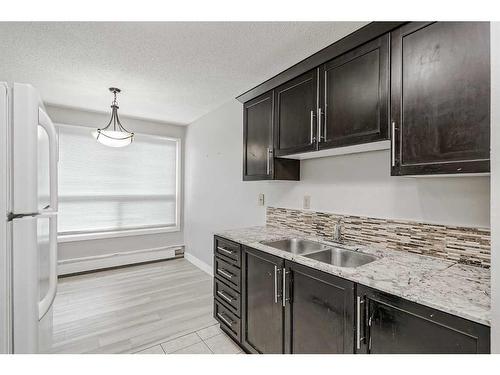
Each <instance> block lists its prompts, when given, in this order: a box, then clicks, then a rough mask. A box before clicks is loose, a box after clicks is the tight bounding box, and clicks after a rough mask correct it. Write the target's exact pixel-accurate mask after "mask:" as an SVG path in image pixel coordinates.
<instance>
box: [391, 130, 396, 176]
mask: <svg viewBox="0 0 500 375" xmlns="http://www.w3.org/2000/svg"><path fill="white" fill-rule="evenodd" d="M391 164H392V166H393V167H394V166H395V165H396V122H394V121H393V122H392V124H391Z"/></svg>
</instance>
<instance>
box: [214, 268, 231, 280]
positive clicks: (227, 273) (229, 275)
mask: <svg viewBox="0 0 500 375" xmlns="http://www.w3.org/2000/svg"><path fill="white" fill-rule="evenodd" d="M217 272H219V273H220V274H221V275H222V276H226V277H228V278H230V279H232V278H233V276H234V275H233V274H232V273H229V272H227V271H224V270H222V269H220V268H217Z"/></svg>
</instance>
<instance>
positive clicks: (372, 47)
mask: <svg viewBox="0 0 500 375" xmlns="http://www.w3.org/2000/svg"><path fill="white" fill-rule="evenodd" d="M389 43H390V39H389V34H385V35H384V36H382V37H380V38H377V39H375V40H373V41H371V42H369V43H366V44H363V45H361V46H359V47H357V48H354V49H353V50H351V51H349V52H347V53H345V54H343V55H341V56H339V57H337V58H335V59H333V60H331V61H329V62H328V63H326V64H324V65H322V66H321V68H320V102H319V103H320V104H319V109H318V133H319V134H318V138H319V148H320V149H326V148H332V147H342V146H351V145H356V144H361V143H367V142H374V141H380V140H387V139H388V137H389V84H390V83H389V73H390V70H389V66H390V64H389V58H390V56H389Z"/></svg>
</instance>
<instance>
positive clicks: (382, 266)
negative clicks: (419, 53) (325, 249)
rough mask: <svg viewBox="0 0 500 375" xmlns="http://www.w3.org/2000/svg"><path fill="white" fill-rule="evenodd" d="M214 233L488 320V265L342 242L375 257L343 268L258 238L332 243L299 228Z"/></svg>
mask: <svg viewBox="0 0 500 375" xmlns="http://www.w3.org/2000/svg"><path fill="white" fill-rule="evenodd" d="M215 234H216V235H217V236H221V237H224V238H227V239H229V240H233V241H235V242H239V243H241V244H243V245H248V246H250V247H252V248H254V249H258V250H262V251H265V252H266V253H270V254H273V255H277V256H279V257H281V258H284V259H288V260H292V261H294V262H297V263H300V264H303V265H306V266H309V267H312V268H315V269H318V270H321V271H324V272H327V273H330V274H333V275H336V276H340V277H343V278H345V279H348V280H351V281H354V282H356V283H359V284H363V285H366V286H369V287H372V288H375V289H378V290H381V291H383V292H387V293H390V294H394V295H396V296H399V297H403V298H405V299H407V300H410V301H413V302H417V303H420V304H422V305H425V306H429V307H432V308H435V309H438V310H441V311H444V312H447V313H449V314H453V315H456V316H459V317H462V318H465V319H469V320H472V321H474V322H477V323H481V324H484V325H487V326H489V325H490V270H489V269H485V268H479V267H474V266H467V265H463V264H459V263H457V262H454V261H449V260H445V259H439V258H434V257H429V256H423V255H418V254H412V253H407V252H403V251H394V250H384V249H379V248H374V247H369V246H361V245H349V244H342V245H341V246H342V247H346V248H349V249H351V250H355V251H359V252H363V253H367V254H372V255H375V256H376V257H377V258H378V260H376V261H374V262H371V263H368V264H365V265H363V266H359V267H356V268H345V267H338V266H334V265H331V264H326V263H322V262H319V261H317V260H314V259H310V258H306V257H304V256H301V255H295V254H291V253H289V252H286V251H282V250H278V249H275V248H273V247H270V246H266V245H264V244H262V243H261V242H262V241H274V240H279V239H285V238H291V237H295V238H304V239H309V240H313V241H319V242H322V243H325V244H333V242H329V241H325V239H324V238H322V237H314V236H311V235H310V234H306V233H303V232H300V231H296V230H292V229H288V228H283V227H275V226H269V225H268V226H258V227H249V228H242V229H234V230H227V231H223V232H218V233H215Z"/></svg>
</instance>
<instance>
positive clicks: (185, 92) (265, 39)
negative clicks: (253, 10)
mask: <svg viewBox="0 0 500 375" xmlns="http://www.w3.org/2000/svg"><path fill="white" fill-rule="evenodd" d="M364 24H366V23H364V22H284V23H283V22H159V23H154V22H146V23H144V22H139V23H133V22H108V23H94V22H90V23H89V22H59V23H50V22H40V23H9V22H0V46H2V53H1V54H0V81H7V82H28V83H31V84H33V85H34V86H35V87H37V88H38V89H39V90H40V91H41V94H42V97H43V99H44V101H45V102H46V103H50V104H56V105H63V106H70V107H76V108H83V109H89V110H96V111H107V110H108V108H109V105H110V101H111V95H110V93H109V92H108V90H107V88H108V87H109V86H116V87H120V88H121V89H122V90H123V92H122V94H121V95H120V96H119V98H118V100H119V104H120V113H121V114H126V115H130V116H135V117H140V118H149V119H155V120H161V121H166V122H170V123H177V124H189V123H191V122H192V121H194V120H196V119H197V118H199V117H200V116H202V115H204V114H205V113H208V112H210V111H212V110H214V109H215V108H217V107H218V106H220V105H221V104H222V103H225V102H226V101H228V100H230V99H231V98H234V97H235V96H237V95H239V94H241V93H243V92H244V91H246V90H248V89H250V88H252V87H254V86H256V85H257V84H259V83H261V82H263V81H265V80H266V79H268V78H271V77H272V76H274V75H276V74H277V73H279V72H281V71H283V70H284V69H286V68H288V67H290V66H291V65H293V64H295V63H297V62H298V61H300V60H302V59H303V58H305V57H307V56H309V55H311V54H312V53H314V52H316V51H318V50H320V49H322V48H324V47H326V46H327V45H329V44H331V43H332V42H334V41H336V40H338V39H340V38H341V37H343V36H345V35H347V34H349V33H350V32H352V31H354V30H355V29H357V28H359V27H361V26H363V25H364Z"/></svg>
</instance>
